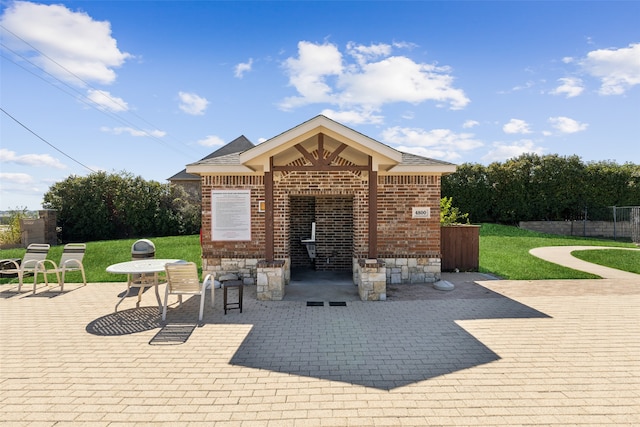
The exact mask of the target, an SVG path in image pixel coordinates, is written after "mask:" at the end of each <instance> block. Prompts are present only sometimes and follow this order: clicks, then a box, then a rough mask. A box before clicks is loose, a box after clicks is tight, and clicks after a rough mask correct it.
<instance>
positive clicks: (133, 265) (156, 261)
mask: <svg viewBox="0 0 640 427" xmlns="http://www.w3.org/2000/svg"><path fill="white" fill-rule="evenodd" d="M177 261H180V260H179V259H162V258H147V259H138V260H134V261H126V262H120V263H118V264H113V265H110V266H109V267H107V272H108V273H114V274H126V275H127V291H126V292H125V293H124V295H123V296H122V298H120V301H118V303H117V304H116V308H115V311H118V306H119V305H120V303H121V302H122V301H123V300H124V299H125V298H126V297H127V296H128V295H129V292H130V291H131V288H132V287H134V288H136V287H137V288H139V289H138V302H137V303H136V307H140V299H141V298H142V292H143V290H144V289H145V288H149V287H151V286H153V287H154V288H155V292H156V299H157V300H158V309H159V310H160V312H162V300H161V299H160V292H158V273H160V272H162V271H164V266H165V264H168V263H172V262H177ZM134 274H153V283H135V282H133V280H132V276H133V275H134Z"/></svg>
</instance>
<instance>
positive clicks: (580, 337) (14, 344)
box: [0, 273, 640, 427]
mask: <svg viewBox="0 0 640 427" xmlns="http://www.w3.org/2000/svg"><path fill="white" fill-rule="evenodd" d="M488 279H489V278H488V277H487V276H484V275H480V274H467V273H458V274H455V273H452V274H447V276H446V280H448V281H450V282H452V283H454V284H455V285H456V289H455V290H453V291H450V292H441V291H436V290H435V289H433V287H432V286H431V285H427V284H423V285H397V286H394V287H393V289H391V288H390V289H389V295H390V298H389V300H388V301H383V302H362V301H347V302H346V305H344V306H330V305H329V304H324V305H323V306H320V307H308V306H307V305H306V304H305V303H304V302H303V301H278V302H267V301H258V300H257V299H256V297H255V287H254V286H249V287H245V299H244V310H243V313H242V314H241V313H239V312H238V311H232V312H230V313H228V314H227V315H224V314H223V310H222V304H221V299H222V298H221V290H220V289H216V290H215V291H214V292H215V296H216V301H215V304H214V305H213V306H212V305H211V303H210V300H209V298H207V299H206V306H205V317H204V320H203V322H202V323H201V324H197V323H196V319H197V313H198V300H197V299H196V298H191V299H188V300H186V301H185V302H184V303H183V305H182V306H181V307H177V306H176V305H173V306H172V307H171V308H170V310H169V313H168V316H167V321H166V322H161V320H160V316H159V313H158V309H157V306H156V302H155V296H154V294H153V292H146V293H145V294H144V295H143V297H142V306H141V307H140V308H136V307H135V300H136V298H135V297H132V298H126V299H125V301H124V302H123V303H122V304H121V307H120V308H121V310H120V311H119V312H118V313H114V312H113V309H114V305H115V303H116V302H117V300H118V294H120V293H121V292H122V291H123V290H124V289H125V288H126V285H125V284H124V283H90V284H89V285H87V286H84V287H80V286H78V285H76V284H65V291H64V292H62V293H61V292H59V289H58V288H49V289H48V288H46V287H44V286H40V287H39V288H38V292H37V293H36V295H31V293H30V292H23V293H17V292H16V288H17V286H15V285H2V286H0V324H1V327H0V424H2V425H3V426H4V425H7V426H54V425H55V426H76V425H77V426H80V425H83V426H84V425H86V426H136V425H140V426H146V425H164V426H189V425H193V426H216V427H220V426H249V427H254V426H256V427H259V426H274V427H275V426H428V425H439V426H523V425H527V426H532V425H534V426H535V425H537V426H613V425H615V426H638V425H640V310H639V309H638V308H639V307H640V282H639V281H638V280H637V279H635V278H633V279H603V280H545V281H508V280H488Z"/></svg>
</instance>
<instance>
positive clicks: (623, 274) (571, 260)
mask: <svg viewBox="0 0 640 427" xmlns="http://www.w3.org/2000/svg"><path fill="white" fill-rule="evenodd" d="M602 249H616V250H618V249H620V250H630V251H640V249H634V248H619V247H608V246H545V247H541V248H534V249H531V250H530V251H529V253H530V254H531V255H533V256H536V257H538V258H541V259H543V260H545V261H549V262H553V263H554V264H559V265H562V266H564V267H568V268H572V269H574V270H580V271H586V272H587V273H591V274H595V275H596V276H600V277H602V278H603V279H623V280H625V279H628V280H638V281H640V275H638V274H634V273H629V272H627V271H622V270H618V269H615V268H609V267H605V266H602V265H598V264H593V263H590V262H586V261H583V260H581V259H578V258H576V257H574V256H573V255H571V252H573V251H585V250H602Z"/></svg>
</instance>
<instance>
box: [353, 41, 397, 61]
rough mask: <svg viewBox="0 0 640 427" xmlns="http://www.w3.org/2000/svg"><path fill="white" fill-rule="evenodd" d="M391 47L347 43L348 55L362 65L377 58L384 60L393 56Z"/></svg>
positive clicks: (381, 44) (386, 45)
mask: <svg viewBox="0 0 640 427" xmlns="http://www.w3.org/2000/svg"><path fill="white" fill-rule="evenodd" d="M391 49H392V47H391V45H388V44H384V43H380V44H372V45H369V46H364V45H359V44H356V43H354V42H349V43H347V53H348V54H349V55H351V56H352V57H354V58H355V60H356V61H357V62H358V64H360V65H365V64H366V63H367V62H369V61H372V60H375V59H377V58H384V57H385V56H389V55H391Z"/></svg>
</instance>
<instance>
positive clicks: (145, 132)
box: [100, 127, 167, 138]
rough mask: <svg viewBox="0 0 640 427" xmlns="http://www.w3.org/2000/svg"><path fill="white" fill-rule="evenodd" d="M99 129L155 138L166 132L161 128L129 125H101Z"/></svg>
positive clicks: (115, 133)
mask: <svg viewBox="0 0 640 427" xmlns="http://www.w3.org/2000/svg"><path fill="white" fill-rule="evenodd" d="M100 130H101V131H102V132H108V133H112V134H114V135H122V134H123V133H126V134H129V135H131V136H152V137H155V138H162V137H163V136H165V135H166V134H167V132H165V131H162V130H157V129H156V130H142V129H134V128H131V127H117V128H108V127H101V128H100Z"/></svg>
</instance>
